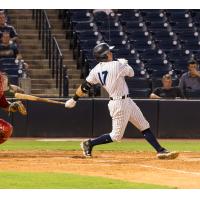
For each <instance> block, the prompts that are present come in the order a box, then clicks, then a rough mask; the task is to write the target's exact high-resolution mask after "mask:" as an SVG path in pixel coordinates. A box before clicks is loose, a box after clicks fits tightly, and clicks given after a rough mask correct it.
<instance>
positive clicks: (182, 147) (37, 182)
mask: <svg viewBox="0 0 200 200" xmlns="http://www.w3.org/2000/svg"><path fill="white" fill-rule="evenodd" d="M160 142H161V144H162V145H163V146H164V147H166V148H168V149H170V150H177V151H194V152H200V145H199V141H198V140H197V141H196V140H188V141H187V140H182V141H181V140H178V141H177V140H172V141H165V140H161V141H160ZM2 150H70V151H73V150H80V142H79V141H59V142H56V141H50V142H46V141H34V140H14V139H10V140H9V141H7V142H5V143H4V144H1V145H0V151H2ZM95 150H99V151H105V150H106V151H119V150H120V151H154V149H153V148H152V147H151V146H150V145H149V144H148V143H147V142H146V141H145V140H132V141H130V140H129V141H127V140H122V142H116V143H111V144H107V145H100V146H97V147H95ZM152 181H153V180H152ZM0 188H8V189H17V188H21V189H25V188H27V189H29V188H31V189H35V188H36V189H38V188H41V189H48V188H49V189H51V188H54V189H57V188H59V189H62V188H66V189H72V188H73V189H82V188H83V189H87V188H89V189H97V188H98V189H106V188H107V189H111V188H114V189H118V188H121V189H129V188H137V189H138V188H142V189H147V188H158V189H159V188H169V187H167V186H166V187H165V186H159V185H150V184H141V183H132V182H127V181H121V180H113V179H107V178H103V177H91V176H79V175H75V174H65V173H23V172H0Z"/></svg>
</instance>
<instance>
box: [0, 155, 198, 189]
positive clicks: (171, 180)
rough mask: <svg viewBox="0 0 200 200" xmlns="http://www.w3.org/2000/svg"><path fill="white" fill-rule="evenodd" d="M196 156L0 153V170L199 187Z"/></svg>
mask: <svg viewBox="0 0 200 200" xmlns="http://www.w3.org/2000/svg"><path fill="white" fill-rule="evenodd" d="M199 166H200V155H199V153H191V152H183V153H181V154H180V156H179V157H178V159H176V160H158V159H156V157H155V154H154V153H147V152H112V151H101V152H100V151H95V152H94V157H93V158H89V159H86V158H84V157H83V156H82V152H80V151H1V152H0V171H23V172H25V171H26V172H27V171H28V172H65V173H75V174H81V175H91V176H101V177H109V178H113V179H121V180H128V181H132V182H140V183H151V184H159V185H167V186H172V187H177V188H200V167H199Z"/></svg>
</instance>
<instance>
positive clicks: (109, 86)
mask: <svg viewBox="0 0 200 200" xmlns="http://www.w3.org/2000/svg"><path fill="white" fill-rule="evenodd" d="M125 76H129V77H132V76H134V71H133V69H132V68H131V67H130V66H129V65H128V64H122V63H120V62H119V61H110V62H100V63H99V64H97V65H96V66H95V67H94V68H93V69H92V70H91V71H90V73H89V75H88V77H87V78H86V80H87V81H88V82H89V83H91V84H97V83H100V84H101V85H102V86H103V87H104V88H105V89H106V91H107V92H108V94H109V95H110V96H111V97H120V96H123V95H127V94H128V93H129V92H128V86H127V84H126V81H125V79H124V77H125Z"/></svg>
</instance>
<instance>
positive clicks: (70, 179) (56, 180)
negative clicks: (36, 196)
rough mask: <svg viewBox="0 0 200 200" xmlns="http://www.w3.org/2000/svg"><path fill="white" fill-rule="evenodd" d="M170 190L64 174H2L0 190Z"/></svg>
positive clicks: (162, 187) (155, 186)
mask: <svg viewBox="0 0 200 200" xmlns="http://www.w3.org/2000/svg"><path fill="white" fill-rule="evenodd" d="M144 188H145V189H155V188H156V189H169V188H170V187H167V186H159V185H151V184H143V183H132V182H127V181H121V180H114V179H108V178H102V177H94V176H80V175H75V174H64V173H22V172H0V189H144Z"/></svg>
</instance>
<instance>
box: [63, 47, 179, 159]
mask: <svg viewBox="0 0 200 200" xmlns="http://www.w3.org/2000/svg"><path fill="white" fill-rule="evenodd" d="M113 48H114V47H113V46H109V45H108V44H106V43H100V44H98V45H97V46H95V47H94V49H93V54H94V57H95V58H96V59H97V61H98V62H99V63H98V64H97V65H96V66H95V67H94V68H93V69H92V70H91V71H90V73H89V75H88V77H87V78H86V81H85V82H84V83H83V84H82V85H81V86H79V88H78V89H77V90H76V93H75V95H74V97H73V98H71V99H69V100H68V101H66V103H65V107H66V108H73V107H74V106H75V105H76V102H77V100H78V98H79V97H81V96H83V95H84V93H87V92H88V90H89V89H90V88H91V86H92V85H93V84H98V83H99V84H101V85H102V87H104V89H105V90H106V91H107V92H108V94H109V96H110V101H109V104H108V108H109V111H110V115H111V117H112V132H111V133H108V134H104V135H101V136H100V137H97V138H95V139H89V140H86V141H83V142H82V143H81V147H82V149H83V154H84V156H86V157H91V156H92V149H93V147H94V146H95V145H100V144H105V143H110V142H114V141H119V140H121V138H122V137H123V134H124V131H125V128H126V126H127V123H128V121H130V122H131V123H132V124H133V125H134V126H136V127H137V128H138V129H139V130H140V131H141V133H142V134H143V135H144V138H145V139H146V140H147V141H148V142H149V143H150V144H151V145H152V146H153V147H154V149H155V150H156V151H157V157H158V158H160V159H174V158H176V157H177V156H178V153H177V152H169V151H168V150H166V149H165V148H163V147H162V146H161V145H160V144H159V143H158V141H157V140H156V138H155V137H154V135H153V133H152V132H151V130H150V125H149V123H148V121H147V120H146V119H145V117H144V116H143V114H142V112H141V111H140V109H139V107H138V106H137V105H136V104H135V103H134V102H133V100H132V99H130V98H129V91H128V86H127V84H126V81H125V76H129V77H133V76H134V71H133V69H132V68H131V67H130V66H129V65H128V61H127V60H125V59H118V60H117V61H113V55H112V52H111V50H112V49H113Z"/></svg>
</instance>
